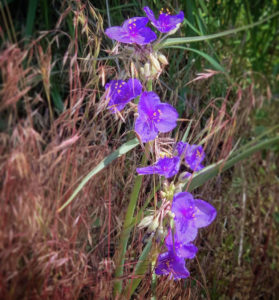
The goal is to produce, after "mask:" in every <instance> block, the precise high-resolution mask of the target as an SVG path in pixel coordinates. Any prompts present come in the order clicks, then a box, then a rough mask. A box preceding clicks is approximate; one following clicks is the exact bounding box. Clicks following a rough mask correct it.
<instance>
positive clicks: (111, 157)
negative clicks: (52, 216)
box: [58, 138, 139, 212]
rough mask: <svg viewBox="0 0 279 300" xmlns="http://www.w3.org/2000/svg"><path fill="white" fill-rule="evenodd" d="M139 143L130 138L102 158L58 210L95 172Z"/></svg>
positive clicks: (68, 202)
mask: <svg viewBox="0 0 279 300" xmlns="http://www.w3.org/2000/svg"><path fill="white" fill-rule="evenodd" d="M138 145H139V142H138V140H137V139H136V138H135V139H132V140H130V141H128V142H126V143H125V144H123V145H122V146H121V147H119V148H118V149H117V150H115V151H114V152H113V153H111V154H110V155H109V156H107V157H106V158H104V159H103V160H102V161H101V162H100V163H99V164H98V165H97V166H96V167H95V168H94V169H93V170H91V171H90V172H89V173H88V174H87V175H86V176H85V177H84V178H83V179H82V181H81V182H80V184H79V185H78V187H77V188H76V189H75V190H74V192H73V193H72V195H71V196H70V198H69V199H68V200H67V201H66V202H65V203H64V204H63V205H62V206H61V207H60V208H59V209H58V212H61V211H62V210H63V209H64V208H65V207H66V206H68V205H69V204H70V203H71V202H72V201H73V200H74V199H75V197H76V196H77V194H78V193H79V192H80V191H81V190H82V188H83V187H84V186H85V185H86V183H87V182H88V181H89V180H90V179H92V177H94V176H95V175H96V174H97V173H99V172H100V171H102V170H103V169H104V168H105V167H107V166H108V165H109V164H110V163H112V162H113V161H114V160H115V159H117V158H119V157H120V156H122V155H123V154H125V153H127V152H129V151H131V150H132V149H134V148H135V147H136V146H138Z"/></svg>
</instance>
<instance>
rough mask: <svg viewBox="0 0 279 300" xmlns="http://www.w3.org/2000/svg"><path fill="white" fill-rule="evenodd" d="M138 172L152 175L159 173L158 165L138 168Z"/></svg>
mask: <svg viewBox="0 0 279 300" xmlns="http://www.w3.org/2000/svg"><path fill="white" fill-rule="evenodd" d="M137 173H138V174H140V175H150V174H155V173H157V168H156V166H147V167H143V168H137Z"/></svg>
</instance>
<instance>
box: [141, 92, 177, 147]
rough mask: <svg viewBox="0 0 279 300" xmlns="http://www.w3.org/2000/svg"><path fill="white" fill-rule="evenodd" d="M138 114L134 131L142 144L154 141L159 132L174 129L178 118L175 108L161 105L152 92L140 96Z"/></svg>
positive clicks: (164, 104)
mask: <svg viewBox="0 0 279 300" xmlns="http://www.w3.org/2000/svg"><path fill="white" fill-rule="evenodd" d="M138 113H139V116H138V118H137V120H136V124H135V131H136V132H137V134H138V135H139V136H140V138H141V140H142V142H144V143H146V142H148V141H151V140H154V139H155V138H156V136H157V135H158V133H159V132H169V131H171V130H172V129H174V128H175V126H176V120H177V118H178V113H177V111H176V110H175V108H174V107H172V106H171V105H170V104H167V103H161V101H160V98H159V96H158V95H157V94H156V93H154V92H144V93H142V94H141V97H140V100H139V104H138Z"/></svg>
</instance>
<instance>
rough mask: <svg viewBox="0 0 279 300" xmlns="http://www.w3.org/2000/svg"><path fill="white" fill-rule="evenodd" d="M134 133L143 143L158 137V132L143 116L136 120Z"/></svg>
mask: <svg viewBox="0 0 279 300" xmlns="http://www.w3.org/2000/svg"><path fill="white" fill-rule="evenodd" d="M135 131H136V133H137V134H138V135H139V136H140V138H141V140H142V142H143V143H146V142H148V141H152V140H154V139H155V138H156V136H157V135H158V130H157V129H156V127H155V126H154V124H153V122H150V121H148V120H147V119H146V118H145V117H144V116H143V117H141V116H139V117H138V118H137V120H136V124H135Z"/></svg>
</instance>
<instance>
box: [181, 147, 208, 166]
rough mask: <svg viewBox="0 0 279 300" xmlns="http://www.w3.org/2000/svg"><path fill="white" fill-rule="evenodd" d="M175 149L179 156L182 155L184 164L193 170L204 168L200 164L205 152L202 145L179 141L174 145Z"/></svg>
mask: <svg viewBox="0 0 279 300" xmlns="http://www.w3.org/2000/svg"><path fill="white" fill-rule="evenodd" d="M176 151H177V153H178V155H179V156H181V155H184V159H185V162H186V164H187V165H188V166H189V167H190V168H191V169H192V170H193V171H200V170H201V169H203V168H204V166H203V165H202V164H201V162H202V161H203V160H204V158H205V152H204V150H203V148H202V146H199V145H190V144H188V143H183V142H179V143H177V145H176Z"/></svg>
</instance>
